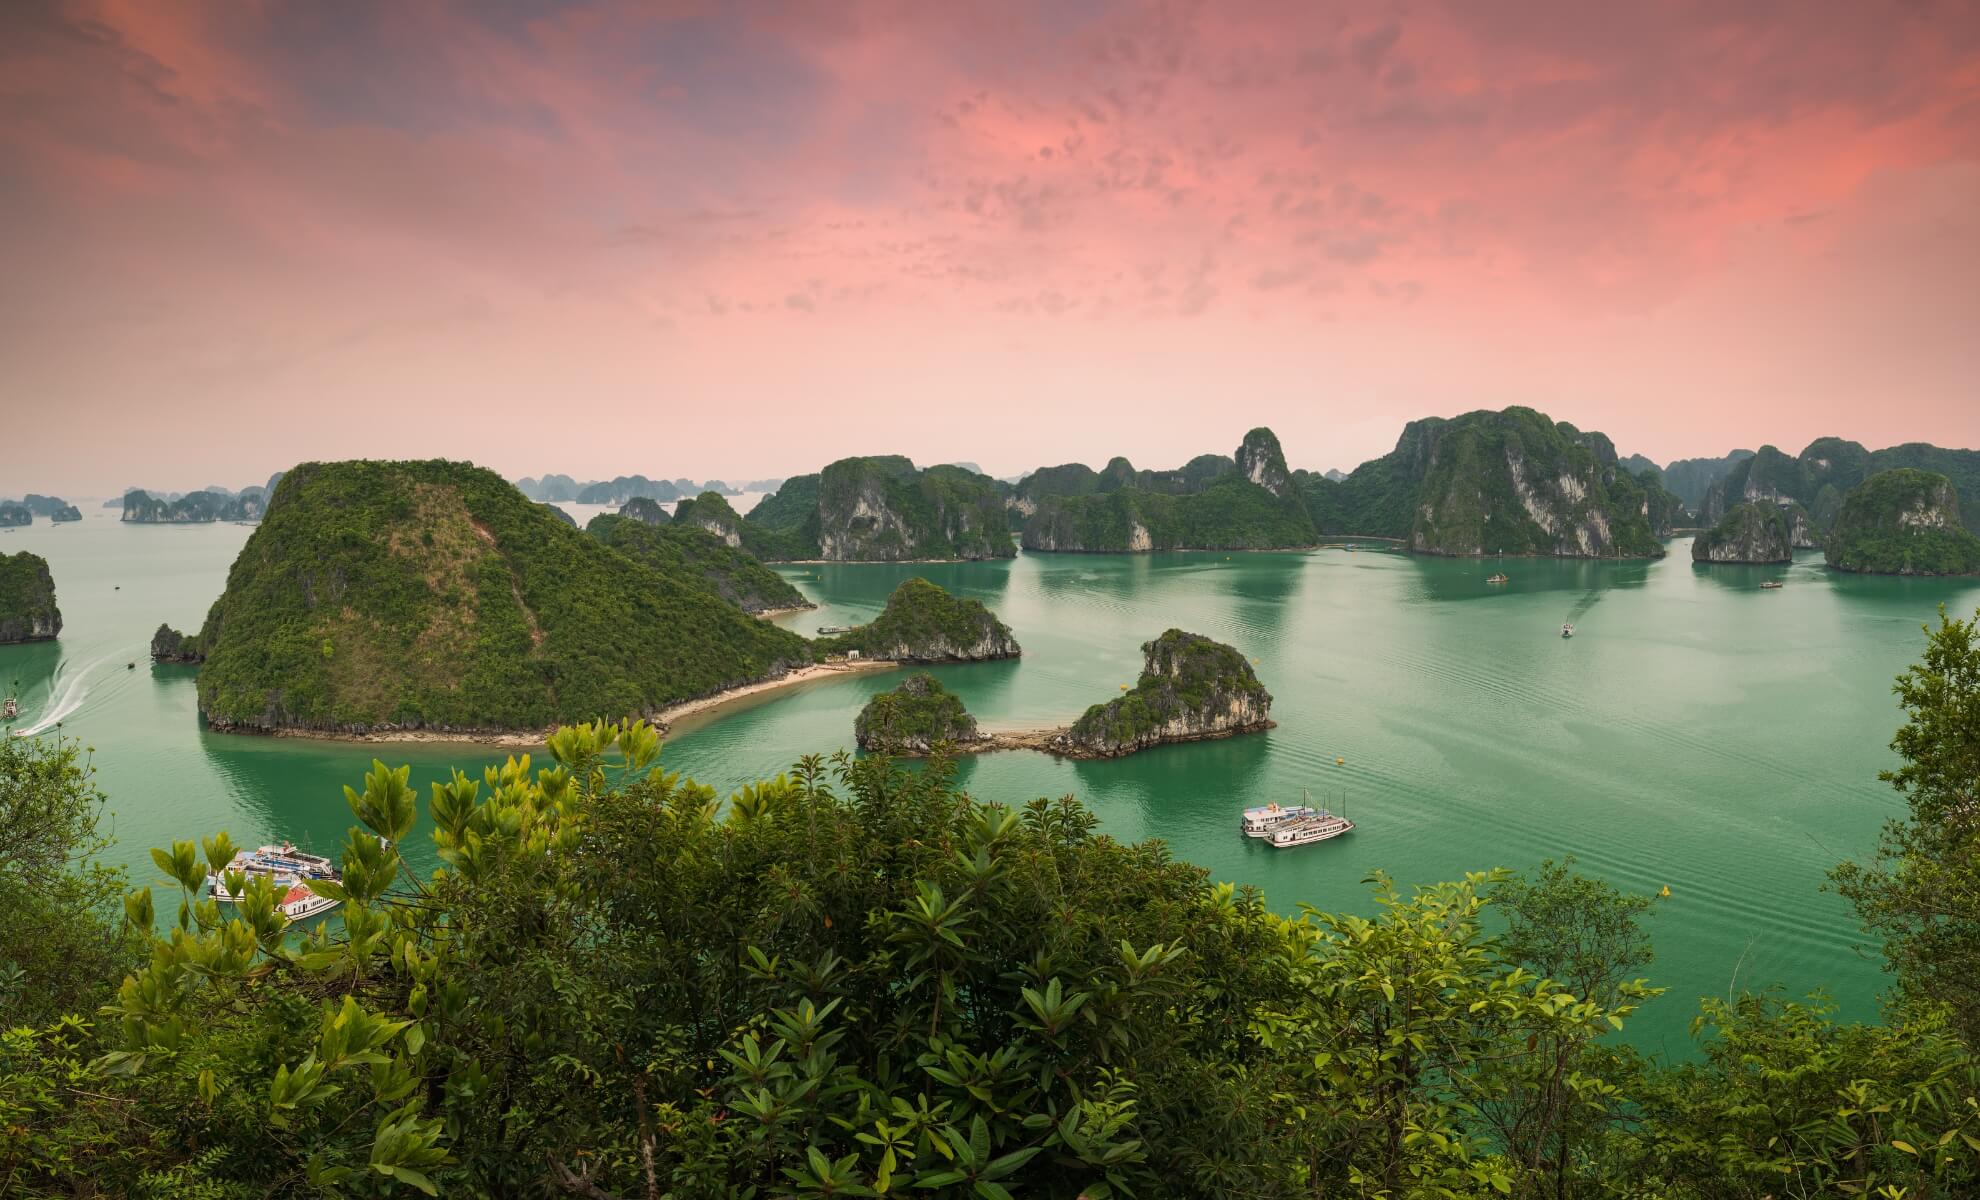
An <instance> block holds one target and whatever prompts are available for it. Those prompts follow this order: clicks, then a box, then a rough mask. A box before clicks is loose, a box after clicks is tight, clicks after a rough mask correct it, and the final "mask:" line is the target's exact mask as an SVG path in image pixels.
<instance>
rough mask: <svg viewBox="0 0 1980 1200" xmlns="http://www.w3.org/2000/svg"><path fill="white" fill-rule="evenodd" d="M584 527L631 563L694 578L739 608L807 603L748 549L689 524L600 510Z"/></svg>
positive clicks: (769, 608) (751, 609)
mask: <svg viewBox="0 0 1980 1200" xmlns="http://www.w3.org/2000/svg"><path fill="white" fill-rule="evenodd" d="M684 503H685V502H684ZM585 528H586V531H587V532H588V533H590V534H591V536H593V537H595V538H597V539H598V540H599V541H601V542H603V543H604V544H605V545H607V546H610V547H612V548H613V549H614V550H617V551H619V552H620V553H621V554H624V555H625V556H627V557H628V558H631V559H632V560H633V561H635V562H639V563H643V564H645V565H647V566H649V567H653V568H655V569H657V570H661V571H664V572H666V573H667V574H669V575H671V576H673V577H676V578H690V579H698V580H700V581H701V582H702V583H703V584H704V585H706V586H707V587H708V588H709V589H710V590H712V591H713V592H714V593H715V594H716V595H718V596H720V597H721V598H722V599H724V600H726V601H728V602H729V603H731V604H734V605H735V606H737V607H738V608H740V609H742V610H743V611H744V612H747V613H762V612H770V611H772V610H776V609H787V608H810V607H811V602H810V601H809V600H806V599H805V598H804V596H803V594H802V593H800V592H799V591H798V590H797V589H796V588H795V587H792V586H791V584H790V583H789V582H788V581H787V580H785V578H784V577H783V576H781V575H779V574H777V573H776V572H775V571H772V570H771V569H770V568H769V567H766V566H764V565H763V564H762V563H761V562H759V561H757V559H756V558H755V557H754V556H752V555H751V554H749V552H747V551H745V550H741V549H738V548H737V547H735V546H733V545H731V544H729V543H728V542H725V541H723V540H722V539H721V538H720V537H717V536H716V535H715V534H713V533H710V532H709V531H708V530H706V529H703V528H700V527H699V526H697V525H694V524H692V523H690V522H687V521H680V522H677V523H674V524H669V525H650V524H647V523H646V522H645V521H642V520H640V519H638V518H635V517H628V516H613V515H611V514H603V515H600V516H597V517H593V518H592V520H591V523H590V524H589V525H587V526H586V527H585Z"/></svg>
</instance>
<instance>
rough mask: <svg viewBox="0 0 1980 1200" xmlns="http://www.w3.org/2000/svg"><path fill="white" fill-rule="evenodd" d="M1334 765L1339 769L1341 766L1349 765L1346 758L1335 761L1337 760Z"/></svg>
mask: <svg viewBox="0 0 1980 1200" xmlns="http://www.w3.org/2000/svg"><path fill="white" fill-rule="evenodd" d="M1334 765H1335V766H1337V767H1340V766H1346V765H1347V759H1345V758H1337V759H1335V760H1334Z"/></svg>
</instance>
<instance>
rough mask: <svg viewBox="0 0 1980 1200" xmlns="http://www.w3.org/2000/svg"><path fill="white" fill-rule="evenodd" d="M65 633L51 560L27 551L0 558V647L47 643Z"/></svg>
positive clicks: (4, 555)
mask: <svg viewBox="0 0 1980 1200" xmlns="http://www.w3.org/2000/svg"><path fill="white" fill-rule="evenodd" d="M61 632H62V610H61V609H59V608H57V607H56V606H55V576H54V575H53V574H52V573H50V572H49V570H48V560H47V559H45V558H43V557H41V556H40V555H39V554H31V553H29V552H28V551H26V550H23V551H21V552H20V553H18V554H0V643H5V642H40V641H46V640H48V639H49V638H52V637H55V636H56V635H58V634H60V633H61Z"/></svg>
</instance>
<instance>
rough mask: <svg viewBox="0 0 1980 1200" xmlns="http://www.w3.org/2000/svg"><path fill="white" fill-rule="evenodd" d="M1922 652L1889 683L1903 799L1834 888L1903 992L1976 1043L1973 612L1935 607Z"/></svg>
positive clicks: (1979, 973)
mask: <svg viewBox="0 0 1980 1200" xmlns="http://www.w3.org/2000/svg"><path fill="white" fill-rule="evenodd" d="M1926 632H1927V634H1928V635H1929V636H1928V638H1927V642H1926V646H1925V657H1924V660H1923V661H1922V662H1919V663H1916V664H1914V665H1913V666H1912V667H1910V668H1909V669H1908V670H1906V671H1905V673H1904V674H1902V675H1900V676H1898V678H1897V683H1896V686H1895V687H1894V688H1893V690H1894V691H1895V692H1896V694H1897V697H1898V703H1899V704H1900V705H1901V706H1902V707H1903V708H1904V711H1905V714H1906V717H1907V721H1906V723H1905V725H1904V727H1903V728H1902V729H1899V730H1898V731H1897V734H1896V736H1894V737H1893V738H1892V739H1891V749H1892V750H1895V751H1896V752H1897V754H1898V757H1899V758H1900V759H1901V760H1902V765H1901V766H1899V767H1898V768H1897V769H1896V770H1891V771H1885V772H1883V773H1882V774H1881V775H1880V776H1879V778H1881V779H1883V780H1884V781H1885V782H1887V783H1889V784H1890V785H1891V787H1892V788H1894V789H1895V790H1896V791H1897V793H1898V794H1899V795H1900V796H1903V797H1904V799H1905V804H1906V806H1907V815H1906V816H1905V817H1904V818H1902V819H1895V820H1892V821H1890V822H1888V823H1886V824H1885V826H1884V832H1883V837H1882V839H1881V841H1880V842H1879V844H1878V848H1877V855H1876V857H1875V858H1874V859H1873V860H1872V861H1871V862H1869V863H1854V862H1850V863H1844V864H1842V865H1841V866H1839V867H1838V868H1837V869H1836V870H1835V871H1834V873H1833V878H1834V879H1835V882H1836V886H1837V889H1838V890H1839V891H1841V892H1842V894H1843V895H1844V896H1847V897H1848V898H1849V900H1850V902H1851V903H1853V904H1854V905H1855V906H1856V910H1857V913H1858V914H1859V915H1860V916H1861V917H1862V918H1863V922H1864V925H1865V926H1866V927H1867V928H1868V930H1869V931H1870V932H1872V933H1874V934H1876V935H1877V937H1878V939H1879V940H1880V941H1881V942H1882V943H1883V947H1884V955H1885V958H1886V960H1887V961H1888V962H1889V964H1890V968H1891V970H1892V972H1893V973H1895V974H1896V976H1897V978H1898V980H1899V982H1900V984H1901V985H1902V987H1903V989H1904V991H1905V993H1906V994H1907V995H1908V996H1909V997H1911V998H1913V999H1915V1000H1916V1001H1918V1002H1920V1003H1922V1004H1924V1005H1926V1006H1928V1007H1929V1006H1943V1007H1944V1009H1945V1011H1946V1012H1947V1013H1948V1014H1949V1016H1950V1019H1951V1021H1952V1022H1953V1025H1954V1027H1955V1028H1956V1029H1957V1030H1958V1032H1959V1033H1960V1034H1961V1035H1962V1036H1964V1037H1965V1038H1966V1040H1967V1044H1968V1045H1970V1046H1980V819H1976V814H1980V614H1976V615H1975V617H1974V619H1972V620H1966V621H1962V620H1959V619H1957V618H1948V617H1947V616H1946V614H1945V610H1944V609H1943V608H1941V609H1940V612H1939V627H1938V628H1937V629H1930V628H1928V629H1927V631H1926Z"/></svg>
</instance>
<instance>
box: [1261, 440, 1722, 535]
mask: <svg viewBox="0 0 1980 1200" xmlns="http://www.w3.org/2000/svg"><path fill="white" fill-rule="evenodd" d="M1300 481H1301V485H1302V487H1303V489H1304V491H1305V495H1306V501H1307V507H1308V509H1309V511H1310V512H1311V513H1312V515H1313V521H1314V524H1315V525H1316V526H1318V527H1319V529H1320V531H1321V532H1322V533H1323V534H1329V535H1335V536H1362V537H1386V538H1394V539H1398V540H1400V541H1401V542H1403V544H1404V545H1405V546H1407V547H1408V548H1409V549H1410V550H1413V551H1415V552H1417V553H1421V554H1448V555H1459V556H1467V555H1493V554H1518V555H1544V556H1555V557H1564V558H1613V557H1624V558H1657V557H1661V556H1662V555H1663V553H1664V549H1663V546H1662V544H1661V542H1660V540H1659V539H1660V538H1662V537H1665V536H1668V535H1669V533H1670V531H1671V529H1672V528H1673V527H1674V526H1675V525H1676V524H1677V523H1678V521H1679V519H1680V518H1681V516H1682V514H1683V506H1682V504H1681V503H1680V502H1679V501H1678V499H1677V497H1675V496H1673V495H1672V494H1671V493H1669V492H1668V491H1666V490H1665V489H1664V487H1663V486H1662V485H1661V484H1660V483H1659V482H1658V480H1657V477H1656V475H1655V473H1654V472H1651V471H1647V470H1646V471H1642V472H1638V473H1632V472H1631V471H1629V470H1628V469H1627V468H1626V467H1624V465H1623V463H1622V461H1621V460H1620V459H1618V458H1617V456H1616V449H1615V446H1614V444H1613V443H1612V442H1611V441H1610V440H1609V439H1608V438H1607V437H1606V436H1604V435H1602V434H1600V433H1595V432H1583V431H1581V430H1579V429H1577V428H1575V427H1574V426H1573V425H1570V424H1567V423H1566V422H1556V421H1553V420H1551V419H1550V418H1548V417H1547V416H1546V414H1544V413H1539V412H1535V411H1534V410H1533V409H1530V408H1518V407H1515V408H1508V409H1505V410H1504V411H1502V412H1491V411H1479V412H1470V413H1465V414H1464V415H1462V416H1459V417H1453V418H1450V419H1448V420H1446V419H1444V418H1439V417H1432V418H1426V419H1424V420H1420V421H1411V422H1410V423H1409V424H1408V425H1407V426H1405V427H1404V429H1403V432H1402V436H1401V438H1399V439H1398V440H1397V442H1396V448H1395V449H1394V450H1393V451H1391V452H1390V453H1388V454H1385V455H1383V456H1382V457H1381V458H1378V459H1375V460H1373V461H1371V462H1366V463H1363V464H1362V465H1361V466H1360V467H1357V468H1356V469H1355V471H1354V472H1353V473H1352V474H1350V475H1349V476H1348V477H1347V478H1346V479H1343V480H1339V481H1334V480H1329V479H1327V478H1325V477H1324V476H1319V475H1310V474H1306V473H1301V475H1300Z"/></svg>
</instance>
